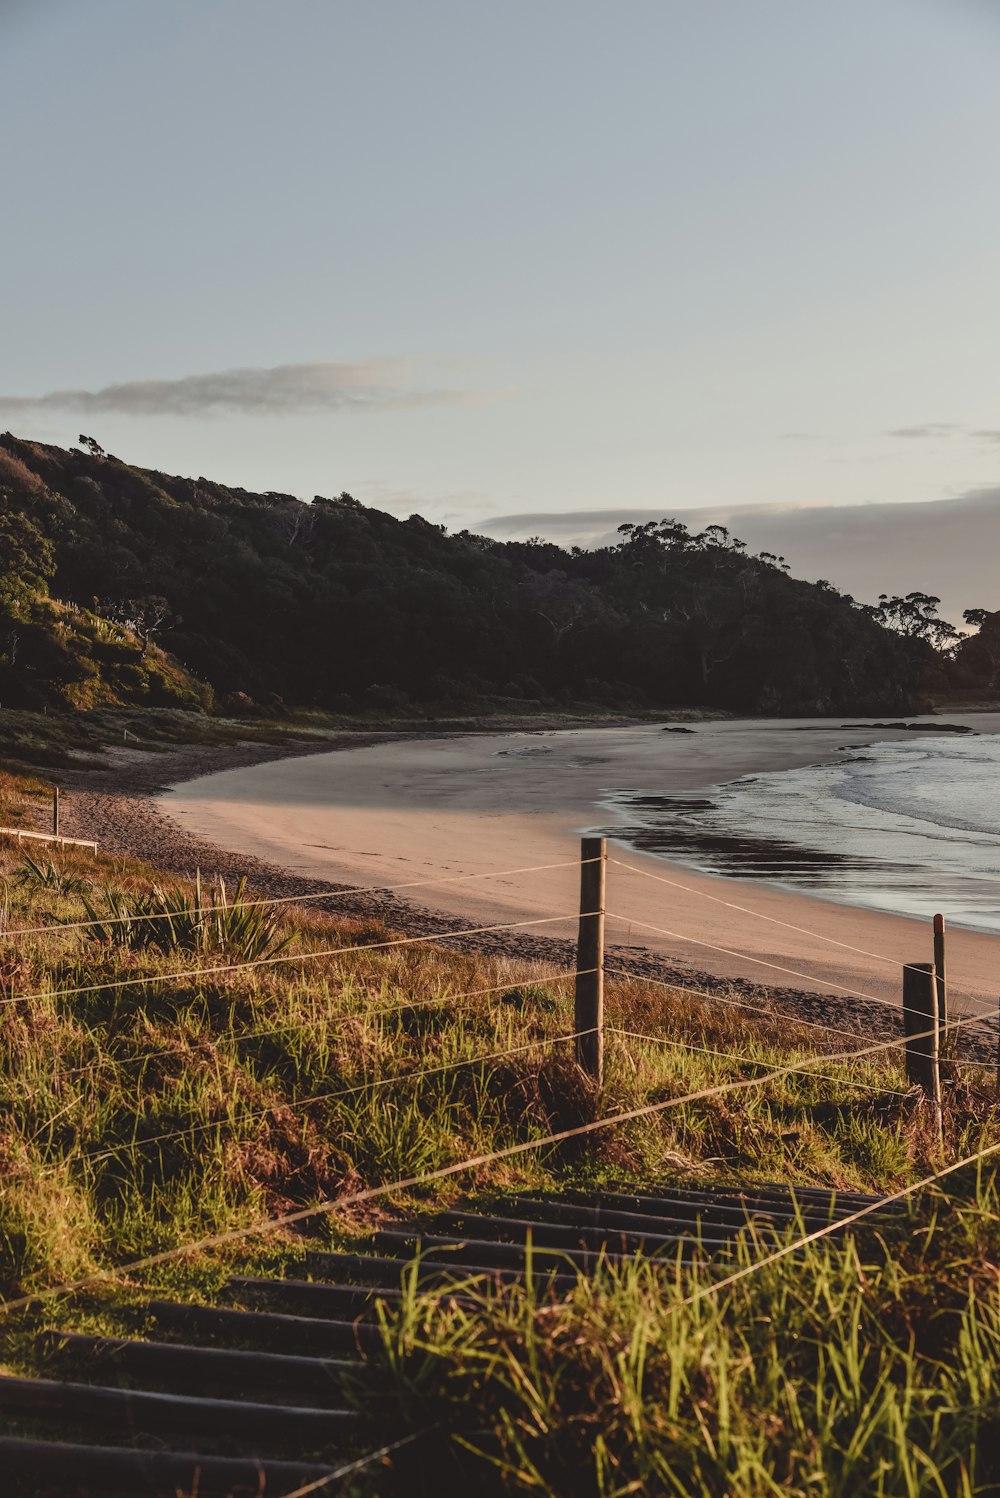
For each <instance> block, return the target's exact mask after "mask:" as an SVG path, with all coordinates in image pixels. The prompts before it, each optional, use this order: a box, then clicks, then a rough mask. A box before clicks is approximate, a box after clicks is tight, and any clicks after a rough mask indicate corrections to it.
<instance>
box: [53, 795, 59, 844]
mask: <svg viewBox="0 0 1000 1498" xmlns="http://www.w3.org/2000/svg"><path fill="white" fill-rule="evenodd" d="M52 835H53V837H58V836H59V787H58V786H57V785H54V786H53V787H52Z"/></svg>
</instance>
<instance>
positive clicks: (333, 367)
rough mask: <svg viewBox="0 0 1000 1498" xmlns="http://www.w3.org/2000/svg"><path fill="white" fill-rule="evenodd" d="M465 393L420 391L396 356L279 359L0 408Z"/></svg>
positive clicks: (322, 405) (275, 404)
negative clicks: (268, 365) (349, 360)
mask: <svg viewBox="0 0 1000 1498" xmlns="http://www.w3.org/2000/svg"><path fill="white" fill-rule="evenodd" d="M473 399H475V397H474V395H473V394H472V393H471V392H467V391H456V390H434V389H423V388H421V387H420V386H419V384H418V383H416V382H415V381H414V380H413V378H412V373H411V371H410V368H409V366H408V365H407V363H406V361H405V360H402V359H369V360H367V361H364V362H361V363H357V364H279V365H278V366H277V367H276V368H274V369H226V370H222V371H220V372H218V373H215V374H195V375H186V376H185V377H184V378H183V379H176V380H126V381H124V382H122V383H120V384H115V385H105V386H103V387H102V388H101V389H99V390H51V391H49V392H47V393H46V394H44V395H0V413H3V414H5V415H21V414H23V413H35V412H42V411H74V412H77V413H78V414H79V415H82V416H90V415H94V414H97V415H101V414H105V413H114V414H116V415H119V416H218V415H231V414H234V413H239V414H246V415H253V416H282V415H292V414H296V413H299V412H307V411H351V410H391V409H397V410H398V409H405V408H408V407H414V406H424V405H442V404H466V403H469V402H470V401H472V400H473Z"/></svg>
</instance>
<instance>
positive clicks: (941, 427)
mask: <svg viewBox="0 0 1000 1498" xmlns="http://www.w3.org/2000/svg"><path fill="white" fill-rule="evenodd" d="M959 431H961V427H957V426H954V425H953V424H952V423H951V422H950V421H925V422H923V423H921V425H920V426H915V427H897V428H896V429H895V431H892V432H890V433H889V436H890V437H917V438H920V437H950V436H951V434H952V433H953V432H959Z"/></svg>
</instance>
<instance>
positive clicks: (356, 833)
mask: <svg viewBox="0 0 1000 1498" xmlns="http://www.w3.org/2000/svg"><path fill="white" fill-rule="evenodd" d="M911 721H926V723H927V724H928V726H929V727H930V728H934V727H935V726H936V725H935V720H933V719H928V720H911ZM949 721H951V722H956V723H965V724H968V725H970V726H972V727H974V728H975V729H976V730H977V731H980V732H991V733H992V732H996V731H997V730H998V729H1000V715H997V714H988V715H987V714H980V715H969V716H967V717H963V716H958V717H954V718H951V719H949ZM670 728H671V729H673V730H674V731H665V730H664V728H663V727H661V726H659V725H655V726H651V725H642V726H636V727H630V728H594V729H576V730H570V731H561V732H525V733H505V734H497V735H491V734H480V735H474V736H472V735H470V736H460V737H454V738H444V739H439V738H435V739H424V740H407V741H401V742H393V743H382V744H373V745H369V746H366V747H360V748H348V749H341V750H338V751H337V752H335V753H325V754H312V755H308V756H304V757H300V758H294V759H282V760H272V761H271V762H268V763H264V764H256V765H248V766H243V767H239V768H235V769H229V770H223V771H221V772H220V773H217V774H212V775H207V776H203V777H201V778H198V779H195V780H191V781H188V782H186V783H183V784H181V785H178V786H176V787H174V788H173V789H172V790H170V791H169V792H168V793H167V794H166V795H165V796H163V797H162V798H161V800H160V801H159V803H158V804H159V807H160V808H161V809H162V810H163V811H164V812H165V813H166V814H167V815H168V816H169V817H170V818H171V819H172V820H173V821H174V823H175V825H177V827H178V828H179V829H183V832H184V833H185V834H186V835H187V836H188V837H194V838H197V839H203V840H205V841H207V842H209V843H211V844H214V845H216V846H217V847H220V848H224V849H227V850H229V851H230V852H232V853H235V854H237V855H239V854H242V855H245V856H247V857H248V858H254V859H260V860H264V861H266V862H267V863H268V864H270V865H277V866H279V867H281V868H283V869H285V870H287V871H288V872H289V873H290V874H292V875H295V876H298V877H300V878H303V879H307V880H318V881H323V882H331V883H336V884H341V885H343V884H349V885H355V884H357V885H365V886H376V885H377V886H383V887H384V886H397V887H398V886H405V888H400V889H398V894H399V896H400V897H401V898H403V899H405V900H406V902H407V903H408V904H413V905H416V906H418V907H423V908H427V909H429V910H432V911H434V912H435V913H438V914H441V915H444V916H446V917H453V918H454V919H455V920H456V922H458V923H462V922H470V921H471V922H473V923H475V924H477V925H493V924H498V923H507V922H523V923H525V924H524V925H523V926H522V928H521V929H522V930H523V931H525V932H526V933H535V934H537V935H539V936H551V937H559V938H567V937H570V936H571V935H572V933H573V929H574V925H575V916H576V909H577V884H578V870H577V866H576V859H577V857H578V839H579V837H580V835H581V834H582V833H586V832H592V831H603V832H606V833H607V834H608V835H609V836H610V837H612V838H614V833H615V830H616V827H615V824H614V813H613V811H612V809H611V802H610V800H609V797H610V796H611V793H613V792H620V791H621V790H623V789H628V788H635V789H637V790H641V789H644V788H648V787H650V786H654V785H655V786H658V787H661V788H665V789H669V790H670V791H673V792H689V791H692V790H699V789H702V788H704V789H707V788H709V787H713V786H716V785H718V784H720V783H723V782H725V781H728V780H731V779H733V778H734V777H736V776H739V775H745V774H749V773H753V772H761V771H765V770H767V771H770V770H782V769H792V768H795V767H797V766H803V765H811V764H815V763H822V762H824V761H825V760H827V759H829V758H831V757H832V756H834V755H835V754H836V753H838V752H840V750H841V746H842V745H843V744H845V742H846V740H845V738H844V737H843V732H842V725H840V724H837V723H835V722H831V721H830V720H828V719H825V720H815V721H806V720H796V721H794V722H783V721H780V720H767V721H760V720H752V721H739V720H727V721H719V722H707V723H699V724H697V725H692V726H691V727H690V729H689V730H688V731H682V732H678V731H676V729H677V725H670ZM893 737H903V735H902V733H900V732H897V731H895V730H891V729H887V728H886V727H885V726H884V725H881V726H880V725H869V726H864V727H861V726H859V725H858V724H857V723H856V722H853V723H852V724H851V726H850V731H849V733H848V735H847V738H848V739H849V740H850V744H851V746H853V747H856V746H858V745H864V744H871V743H876V742H884V741H886V740H889V739H892V738H893ZM910 737H912V734H911V735H910ZM610 857H611V859H612V862H611V864H610V867H609V869H608V897H607V904H608V912H609V916H608V939H609V941H610V942H612V943H613V944H614V945H615V947H616V948H618V949H619V950H620V949H621V948H623V947H628V946H635V947H641V948H646V949H650V950H652V951H653V952H656V953H659V954H662V955H664V956H668V957H669V958H670V959H671V960H672V961H674V962H677V963H679V964H689V965H690V966H691V967H692V969H697V970H701V971H704V972H708V973H711V974H715V975H718V976H719V977H725V978H740V979H744V980H751V981H753V982H755V983H759V984H769V985H779V986H782V987H794V988H799V989H803V990H811V991H813V992H817V993H825V994H828V995H829V994H840V995H843V996H844V998H845V1000H848V1001H849V1000H850V998H851V997H852V996H855V995H857V996H862V995H864V996H870V997H873V998H875V999H881V1000H889V1001H890V1002H892V1003H898V1001H899V995H900V984H901V977H900V969H901V966H902V964H903V963H904V962H907V961H910V962H913V961H923V960H929V959H930V956H931V951H930V933H929V929H928V927H927V925H926V923H924V922H920V921H916V920H912V919H908V918H906V917H903V916H899V915H892V914H887V913H882V912H880V911H878V910H872V909H864V910H861V909H855V908H852V907H851V906H849V905H843V904H836V903H833V902H831V901H828V900H820V899H815V898H812V897H810V896H808V895H803V894H798V893H790V892H788V891H787V890H784V889H780V888H774V887H769V886H766V885H762V884H760V883H757V882H749V881H738V880H730V879H718V878H713V877H708V876H705V875H703V874H699V873H696V872H694V871H692V870H691V869H690V868H687V867H683V866H680V865H677V864H671V863H668V862H666V861H665V860H663V859H661V858H659V857H651V856H648V855H645V854H641V853H637V852H635V851H633V850H631V849H630V848H628V847H626V846H624V845H623V844H621V843H620V842H617V841H612V843H611V846H610ZM626 865H627V866H628V867H626ZM538 866H543V867H538ZM527 868H531V869H532V870H533V872H530V873H528V872H517V873H513V872H511V873H504V872H502V871H506V870H524V869H527ZM630 869H631V870H632V872H630ZM468 876H476V877H474V878H469V877H468ZM452 881H453V882H452ZM998 970H1000V938H998V937H996V936H991V935H986V934H982V933H980V932H976V931H966V930H957V929H955V930H952V932H951V934H950V938H949V988H950V994H951V1000H952V1004H953V1007H954V1009H955V1010H956V1011H965V1012H968V1013H972V1012H982V1013H988V1014H991V1015H995V1013H996V1004H997V977H996V974H997V972H998Z"/></svg>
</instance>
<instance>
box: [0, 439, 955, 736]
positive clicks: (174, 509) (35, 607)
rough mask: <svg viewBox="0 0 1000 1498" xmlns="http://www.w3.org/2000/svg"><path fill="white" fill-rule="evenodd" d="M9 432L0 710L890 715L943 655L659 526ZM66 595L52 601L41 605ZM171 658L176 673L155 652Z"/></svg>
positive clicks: (839, 602)
mask: <svg viewBox="0 0 1000 1498" xmlns="http://www.w3.org/2000/svg"><path fill="white" fill-rule="evenodd" d="M93 447H94V449H95V450H94V451H88V452H78V451H65V450H62V449H60V448H55V447H47V446H43V445H42V444H39V443H34V442H26V441H22V440H19V439H17V438H15V437H13V436H10V435H9V434H8V435H6V436H3V437H0V541H2V542H3V549H2V552H0V701H2V702H4V703H6V704H9V705H17V706H40V705H43V704H46V703H48V702H65V703H69V704H73V705H85V704H86V703H87V702H94V701H112V700H119V701H137V700H151V701H157V702H164V701H187V702H189V703H194V702H197V701H203V702H207V701H208V697H207V694H206V692H205V689H204V688H201V687H199V686H198V682H199V681H200V682H204V683H207V684H208V685H209V686H210V687H211V688H212V689H213V690H214V692H216V693H218V694H219V695H220V696H221V697H222V698H224V699H225V698H227V697H234V696H238V695H240V694H242V696H244V697H249V698H251V699H252V700H253V701H255V702H258V703H260V704H262V705H264V706H266V707H269V708H272V709H273V708H277V707H279V706H280V704H281V702H286V703H289V704H294V705H296V706H307V705H308V706H317V707H323V708H331V709H334V710H337V709H347V708H350V707H353V706H356V705H365V706H372V707H390V708H400V707H405V705H406V704H407V703H408V702H414V703H425V704H442V703H451V704H454V703H462V704H466V705H469V704H474V703H482V702H484V701H487V702H496V701H498V700H506V701H508V702H509V701H511V700H514V701H518V702H528V703H531V702H545V703H550V704H551V703H558V702H592V703H595V704H596V703H602V704H606V705H613V706H621V707H625V706H640V705H646V706H657V707H660V706H663V707H667V706H685V705H697V706H709V707H717V708H728V709H731V710H734V711H738V712H748V713H789V714H806V713H837V712H855V713H861V712H873V713H883V712H901V711H906V710H908V709H910V708H912V707H913V706H914V705H915V701H916V698H917V697H918V695H919V692H920V690H921V682H922V680H923V679H924V678H925V676H926V673H927V671H928V668H929V667H930V666H931V664H932V661H933V652H932V651H930V648H929V646H927V645H926V643H925V642H924V641H922V640H914V639H906V638H903V637H902V636H901V635H899V634H898V633H896V632H893V631H890V630H887V629H886V628H884V627H883V625H882V624H881V623H880V621H879V620H878V619H877V618H875V617H873V615H872V612H871V611H870V610H865V609H862V608H859V607H858V606H856V605H855V604H854V602H853V600H851V599H850V598H847V597H846V596H844V595H842V594H840V593H838V592H837V591H836V590H835V589H833V588H831V587H829V586H828V585H825V584H822V583H819V584H811V583H804V582H801V581H797V580H796V579H794V578H791V577H789V576H788V575H787V573H786V571H785V570H784V568H783V566H782V565H781V564H780V562H779V559H777V558H774V557H770V556H769V555H768V554H766V553H765V554H761V555H760V556H751V555H749V554H748V553H747V552H746V549H745V548H744V547H743V546H742V544H741V543H739V542H738V541H736V540H735V539H734V538H733V537H731V536H730V535H729V534H728V533H727V532H725V531H723V530H720V529H717V528H710V529H709V530H707V531H704V532H702V533H701V534H700V535H692V534H690V533H689V532H688V531H687V530H686V529H685V528H684V527H683V526H678V525H676V524H674V523H672V522H667V521H665V522H663V523H661V524H657V525H647V526H643V527H639V528H636V529H633V530H630V531H628V532H627V533H626V534H625V535H624V536H623V538H622V540H621V542H620V543H618V544H616V545H614V546H610V547H605V548H603V549H601V550H598V551H593V552H581V551H569V552H567V551H563V550H561V549H560V548H559V547H556V546H553V545H547V544H542V543H534V542H507V543H503V542H497V541H491V540H489V539H487V538H484V537H479V536H473V535H470V534H468V533H466V532H463V533H461V534H459V535H455V536H448V535H446V534H445V533H444V531H443V530H442V529H441V528H440V527H438V526H435V525H431V524H430V523H428V522H427V521H425V520H423V519H421V518H420V517H419V516H417V515H414V516H411V517H410V518H409V519H408V520H398V519H396V518H395V517H394V516H391V515H388V514H384V513H382V512H380V511H378V510H373V509H367V508H365V507H363V506H362V505H360V504H358V503H357V502H356V501H355V500H353V499H352V498H351V497H350V496H349V495H346V494H342V495H341V496H340V497H339V498H335V499H327V498H321V497H319V496H317V498H316V499H315V500H314V501H313V503H311V504H304V503H303V502H301V501H300V500H297V499H295V498H293V497H292V496H291V495H286V494H274V493H269V494H252V493H249V492H247V491H246V490H243V489H235V488H227V487H226V486H224V485H222V484H217V483H213V482H210V481H209V480H207V479H202V478H199V479H187V478H179V477H176V476H171V475H168V474H163V473H157V472H154V471H151V470H145V469H139V468H134V467H131V466H129V465H127V464H125V463H122V462H120V461H119V460H117V459H116V458H114V457H111V456H110V455H106V454H103V453H102V452H101V451H100V449H98V448H97V446H96V444H93ZM53 599H59V600H61V602H60V603H58V604H57V603H55V602H53V601H52V600H53ZM157 645H159V646H162V647H163V649H164V650H169V651H170V654H171V656H172V657H174V658H175V660H176V661H178V662H183V665H171V664H170V662H169V661H168V659H167V657H166V656H165V655H163V654H162V653H161V652H160V650H159V649H158V648H157Z"/></svg>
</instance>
